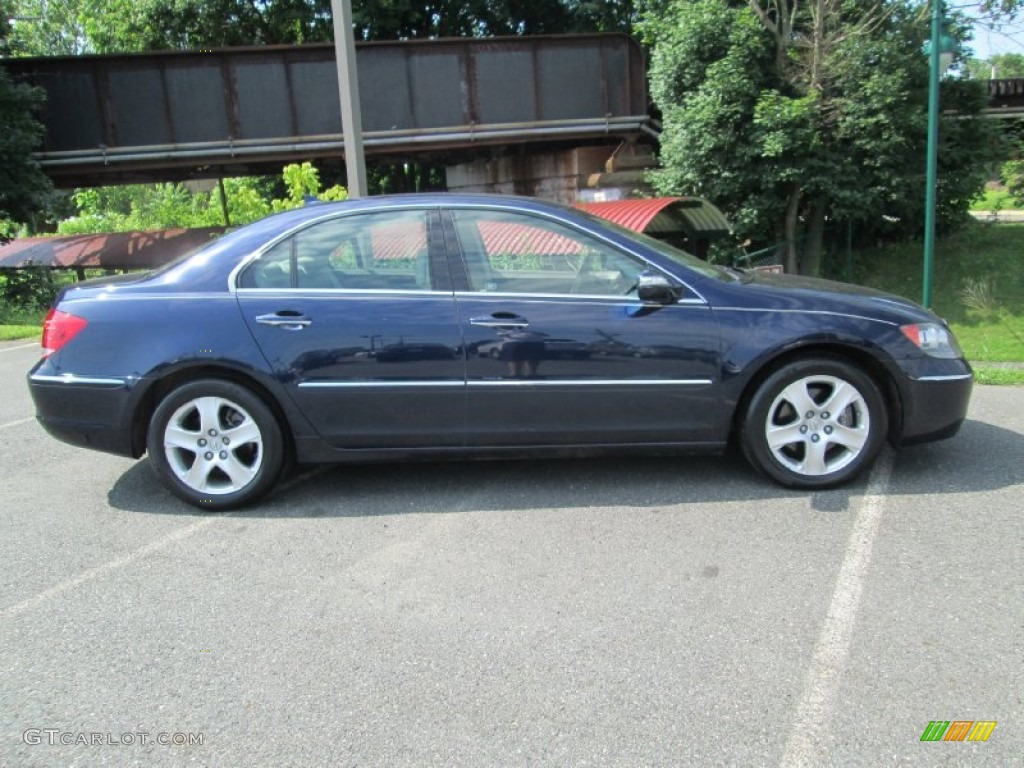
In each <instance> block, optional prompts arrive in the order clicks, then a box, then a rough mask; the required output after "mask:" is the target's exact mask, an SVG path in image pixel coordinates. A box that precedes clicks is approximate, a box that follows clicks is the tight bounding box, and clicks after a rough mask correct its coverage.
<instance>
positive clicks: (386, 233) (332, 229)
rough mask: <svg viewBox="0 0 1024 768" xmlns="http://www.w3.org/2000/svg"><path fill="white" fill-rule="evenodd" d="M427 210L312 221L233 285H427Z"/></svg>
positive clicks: (338, 287)
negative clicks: (312, 222)
mask: <svg viewBox="0 0 1024 768" xmlns="http://www.w3.org/2000/svg"><path fill="white" fill-rule="evenodd" d="M428 263H429V262H428V256H427V211H416V210H413V211H389V212H385V213H365V214H356V215H352V216H343V217H339V218H337V219H330V220H328V221H321V222H317V223H315V224H313V225H311V226H309V227H306V228H305V229H302V230H300V231H299V232H296V233H294V234H293V235H291V236H289V237H287V238H285V239H284V240H282V241H280V242H278V243H276V244H275V245H274V246H272V247H271V248H269V249H267V250H266V251H264V252H263V253H262V254H261V255H260V256H259V257H258V258H257V259H255V260H254V261H253V262H252V263H251V264H249V265H248V266H247V267H246V268H245V270H244V271H243V272H242V274H241V275H240V276H239V279H238V287H239V288H262V289H270V290H281V289H289V288H293V289H298V290H302V289H306V290H309V289H321V290H322V289H327V290H330V289H335V290H429V289H430V288H431V285H430V270H429V268H428Z"/></svg>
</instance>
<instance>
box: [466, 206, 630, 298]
mask: <svg viewBox="0 0 1024 768" xmlns="http://www.w3.org/2000/svg"><path fill="white" fill-rule="evenodd" d="M452 218H453V222H454V225H455V233H456V236H457V237H458V240H459V245H460V248H461V250H462V255H463V259H464V261H465V266H466V271H467V273H468V275H469V282H470V289H471V290H473V291H477V292H487V293H520V294H576V295H589V296H629V295H633V296H635V295H636V284H637V277H638V275H639V274H640V273H641V272H643V271H644V269H645V265H644V264H643V263H642V262H640V261H639V260H636V259H634V258H632V257H630V256H627V255H626V254H623V253H622V252H620V251H618V250H616V249H615V248H613V247H612V246H610V245H608V244H606V243H603V242H601V241H600V240H597V239H595V238H592V237H590V236H589V235H587V234H584V233H582V232H578V231H576V230H574V229H572V228H570V227H566V226H565V225H563V224H560V223H558V222H553V221H548V220H547V219H543V218H539V217H536V216H529V215H525V214H517V213H508V212H504V211H488V210H468V209H467V210H453V211H452Z"/></svg>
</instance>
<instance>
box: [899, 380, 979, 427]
mask: <svg viewBox="0 0 1024 768" xmlns="http://www.w3.org/2000/svg"><path fill="white" fill-rule="evenodd" d="M973 386H974V375H973V374H972V373H971V368H970V366H969V365H968V364H967V363H966V362H963V365H962V370H959V371H956V372H951V373H942V374H938V375H932V376H921V377H919V378H907V379H906V380H905V382H904V388H905V389H906V392H905V393H904V397H903V429H902V430H901V434H900V438H899V441H898V442H899V444H900V445H914V444H916V443H927V442H930V441H932V440H944V439H946V438H947V437H952V436H953V435H955V434H956V433H957V432H958V431H959V429H960V425H961V424H962V423H963V421H964V418H966V416H967V406H968V404H969V403H970V401H971V390H972V388H973Z"/></svg>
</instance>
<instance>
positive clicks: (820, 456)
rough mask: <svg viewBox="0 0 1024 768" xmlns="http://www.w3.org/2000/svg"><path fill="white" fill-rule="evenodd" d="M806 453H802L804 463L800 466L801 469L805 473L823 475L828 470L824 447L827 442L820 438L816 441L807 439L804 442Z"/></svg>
mask: <svg viewBox="0 0 1024 768" xmlns="http://www.w3.org/2000/svg"><path fill="white" fill-rule="evenodd" d="M806 445H807V448H806V453H805V454H804V463H803V465H802V466H801V471H802V472H803V473H804V474H805V475H823V474H825V473H826V472H827V471H828V465H826V463H825V449H826V448H827V443H826V442H825V441H824V440H821V441H819V442H817V443H813V442H810V441H808V442H807V443H806Z"/></svg>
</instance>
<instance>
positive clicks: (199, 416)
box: [146, 379, 284, 510]
mask: <svg viewBox="0 0 1024 768" xmlns="http://www.w3.org/2000/svg"><path fill="white" fill-rule="evenodd" d="M146 447H147V450H148V452H149V459H150V462H151V463H152V465H153V467H154V469H155V470H156V473H157V475H158V476H159V477H160V479H161V480H162V481H163V482H164V484H165V485H167V487H168V488H169V489H170V490H171V491H172V492H173V493H174V494H175V495H177V496H178V497H180V498H182V499H184V500H185V501H187V502H189V503H190V504H194V505H195V506H197V507H201V508H202V509H210V510H222V509H230V508H232V507H238V506H241V505H243V504H248V503H251V502H253V501H256V500H257V499H259V498H260V497H261V496H263V495H265V494H266V493H267V492H268V491H269V490H270V489H271V488H273V486H274V484H275V483H276V482H277V479H278V477H279V475H280V474H281V468H282V465H283V463H284V447H283V441H282V438H281V430H280V428H279V426H278V424H277V420H276V419H275V418H274V415H273V414H272V413H271V412H270V409H269V408H267V406H266V404H265V403H264V402H263V401H262V400H261V399H260V398H259V397H257V396H256V395H255V394H253V393H252V392H251V391H250V390H249V389H247V388H245V387H243V386H241V385H238V384H234V383H232V382H228V381H221V380H218V379H203V380H200V381H194V382H190V383H188V384H184V385H182V386H180V387H178V388H177V389H175V390H173V391H172V392H171V393H170V394H168V395H167V396H166V397H165V398H164V399H163V400H162V401H161V402H160V404H159V405H158V406H157V408H156V410H155V411H154V413H153V418H152V419H151V420H150V425H149V434H148V438H147V444H146Z"/></svg>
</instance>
